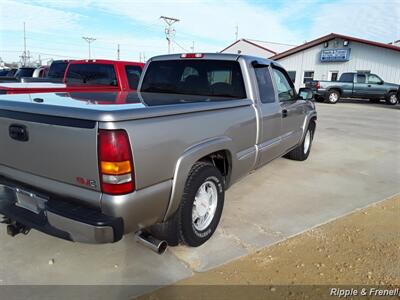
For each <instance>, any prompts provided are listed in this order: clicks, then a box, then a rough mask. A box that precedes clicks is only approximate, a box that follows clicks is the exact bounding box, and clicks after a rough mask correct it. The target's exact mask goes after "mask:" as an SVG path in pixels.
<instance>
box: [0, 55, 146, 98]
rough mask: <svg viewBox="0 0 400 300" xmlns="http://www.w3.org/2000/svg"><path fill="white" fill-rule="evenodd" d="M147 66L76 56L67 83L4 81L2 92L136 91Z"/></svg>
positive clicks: (67, 73)
mask: <svg viewBox="0 0 400 300" xmlns="http://www.w3.org/2000/svg"><path fill="white" fill-rule="evenodd" d="M143 66H144V64H142V63H137V62H127V61H113V60H75V61H71V62H70V63H69V64H68V67H67V69H66V71H65V74H64V80H63V83H55V82H16V83H0V94H32V93H49V92H57V93H59V92H79V91H88V90H89V91H99V92H112V91H135V90H136V89H137V85H138V83H139V79H140V75H141V72H142V69H143ZM50 74H51V73H50Z"/></svg>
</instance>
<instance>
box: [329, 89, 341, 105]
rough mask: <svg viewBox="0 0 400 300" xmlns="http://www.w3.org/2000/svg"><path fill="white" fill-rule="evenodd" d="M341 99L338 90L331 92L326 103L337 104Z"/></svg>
mask: <svg viewBox="0 0 400 300" xmlns="http://www.w3.org/2000/svg"><path fill="white" fill-rule="evenodd" d="M339 99H340V93H339V92H338V91H336V90H330V91H329V92H328V94H327V95H326V99H325V100H326V102H328V103H330V104H336V103H337V102H338V101H339Z"/></svg>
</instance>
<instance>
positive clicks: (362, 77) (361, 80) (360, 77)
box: [357, 74, 365, 83]
mask: <svg viewBox="0 0 400 300" xmlns="http://www.w3.org/2000/svg"><path fill="white" fill-rule="evenodd" d="M357 83H365V74H357Z"/></svg>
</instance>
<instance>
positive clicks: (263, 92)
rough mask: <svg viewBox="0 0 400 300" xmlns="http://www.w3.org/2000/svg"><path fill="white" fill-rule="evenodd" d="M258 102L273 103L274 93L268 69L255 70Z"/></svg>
mask: <svg viewBox="0 0 400 300" xmlns="http://www.w3.org/2000/svg"><path fill="white" fill-rule="evenodd" d="M254 71H255V73H256V78H257V84H258V90H259V93H260V100H261V102H262V103H273V102H275V91H274V86H273V84H272V79H271V75H270V73H269V71H268V68H266V67H265V68H255V69H254Z"/></svg>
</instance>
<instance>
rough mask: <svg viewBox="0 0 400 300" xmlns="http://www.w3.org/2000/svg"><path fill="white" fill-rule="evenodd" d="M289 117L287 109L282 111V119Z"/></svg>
mask: <svg viewBox="0 0 400 300" xmlns="http://www.w3.org/2000/svg"><path fill="white" fill-rule="evenodd" d="M287 116H288V111H287V109H282V118H286V117H287Z"/></svg>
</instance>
